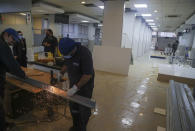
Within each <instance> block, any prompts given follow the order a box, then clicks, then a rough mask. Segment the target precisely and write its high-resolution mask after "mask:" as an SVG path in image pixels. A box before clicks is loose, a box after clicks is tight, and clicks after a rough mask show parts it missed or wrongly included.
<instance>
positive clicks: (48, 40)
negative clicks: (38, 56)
mask: <svg viewBox="0 0 195 131" xmlns="http://www.w3.org/2000/svg"><path fill="white" fill-rule="evenodd" d="M42 45H43V46H44V52H51V53H52V54H53V55H54V53H55V49H56V47H57V45H58V41H57V38H56V37H55V36H53V31H52V30H51V29H47V30H46V37H45V38H44V40H43V42H42Z"/></svg>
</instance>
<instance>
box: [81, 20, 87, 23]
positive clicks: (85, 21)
mask: <svg viewBox="0 0 195 131" xmlns="http://www.w3.org/2000/svg"><path fill="white" fill-rule="evenodd" d="M81 22H83V23H88V22H89V21H87V20H82V21H81Z"/></svg>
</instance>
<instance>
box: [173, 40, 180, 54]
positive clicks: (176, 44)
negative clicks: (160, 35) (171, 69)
mask: <svg viewBox="0 0 195 131" xmlns="http://www.w3.org/2000/svg"><path fill="white" fill-rule="evenodd" d="M178 45H179V41H178V40H176V41H175V42H174V43H173V45H172V50H173V55H174V56H175V52H176V51H177V47H178Z"/></svg>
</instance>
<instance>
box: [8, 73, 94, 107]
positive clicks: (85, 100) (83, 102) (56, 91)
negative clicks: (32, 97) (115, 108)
mask: <svg viewBox="0 0 195 131" xmlns="http://www.w3.org/2000/svg"><path fill="white" fill-rule="evenodd" d="M7 76H9V77H12V78H14V79H16V80H19V81H22V82H24V83H27V84H29V85H32V86H34V87H37V88H41V89H43V90H45V91H48V92H50V93H52V94H55V95H57V96H61V97H62V98H64V99H67V100H70V101H72V102H75V103H78V104H80V105H83V106H86V107H89V108H95V105H96V102H95V101H94V100H91V99H89V98H85V97H83V96H79V95H74V96H71V97H68V96H67V94H66V91H64V90H61V89H59V88H56V87H55V86H51V85H48V84H45V83H43V82H40V81H37V80H34V79H31V78H26V79H22V78H19V77H17V76H14V75H12V74H9V73H7Z"/></svg>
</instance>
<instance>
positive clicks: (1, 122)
mask: <svg viewBox="0 0 195 131" xmlns="http://www.w3.org/2000/svg"><path fill="white" fill-rule="evenodd" d="M0 88H1V87H0ZM4 129H5V113H4V109H3V97H2V96H0V131H4Z"/></svg>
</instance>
